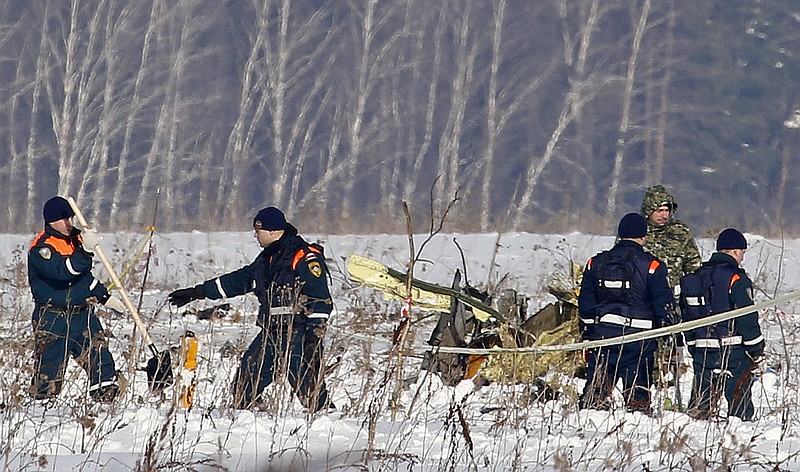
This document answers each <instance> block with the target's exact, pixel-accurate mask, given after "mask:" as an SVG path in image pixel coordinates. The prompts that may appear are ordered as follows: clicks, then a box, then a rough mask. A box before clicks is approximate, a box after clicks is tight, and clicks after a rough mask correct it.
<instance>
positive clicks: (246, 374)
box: [233, 321, 329, 412]
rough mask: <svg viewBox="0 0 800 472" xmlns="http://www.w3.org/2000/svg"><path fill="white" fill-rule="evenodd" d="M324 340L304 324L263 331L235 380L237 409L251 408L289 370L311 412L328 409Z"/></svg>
mask: <svg viewBox="0 0 800 472" xmlns="http://www.w3.org/2000/svg"><path fill="white" fill-rule="evenodd" d="M322 348H323V346H322V339H321V338H319V337H317V334H316V333H315V332H314V329H313V327H312V326H309V325H306V324H305V323H304V322H303V321H299V322H298V321H295V322H294V324H293V325H290V324H289V323H271V324H270V326H269V327H267V328H262V330H261V332H259V333H258V335H257V336H256V337H255V339H253V342H251V343H250V346H249V347H248V348H247V351H245V353H244V355H243V356H242V361H241V363H240V365H239V370H238V371H237V372H236V377H235V378H234V384H233V385H234V407H235V408H240V409H246V408H250V407H251V406H252V405H253V403H254V402H256V401H257V400H258V397H259V395H260V394H261V392H262V391H263V390H264V388H266V387H267V386H268V385H270V384H271V383H272V382H273V381H274V380H275V376H276V375H279V374H280V372H281V371H282V370H283V369H285V372H286V374H287V377H288V380H289V384H290V385H291V386H292V390H293V391H294V393H295V394H296V395H297V398H298V399H299V400H300V402H301V403H302V404H303V406H305V407H306V408H307V409H308V410H309V411H312V412H314V411H318V410H320V409H322V408H325V407H326V406H327V405H328V402H329V400H328V390H327V388H326V387H325V380H324V378H323V372H322V354H323V350H322Z"/></svg>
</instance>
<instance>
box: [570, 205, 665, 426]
mask: <svg viewBox="0 0 800 472" xmlns="http://www.w3.org/2000/svg"><path fill="white" fill-rule="evenodd" d="M617 235H618V236H619V242H617V244H615V245H614V247H613V248H611V249H610V250H608V251H605V252H601V253H600V254H597V255H596V256H594V257H592V258H591V259H589V262H587V264H586V268H585V269H584V272H583V280H582V281H581V292H580V295H579V296H578V311H579V316H580V320H579V325H580V330H581V336H582V338H583V339H584V340H598V339H606V338H613V337H617V336H622V335H624V334H632V333H637V332H640V331H645V330H648V329H653V328H658V327H661V326H665V325H666V324H668V322H669V321H668V320H669V319H670V317H669V316H668V313H669V312H670V311H671V310H674V308H673V298H672V291H671V290H670V288H669V285H668V284H667V268H666V266H665V265H664V264H663V263H661V262H660V261H659V260H658V259H657V258H655V257H654V256H653V255H651V254H650V253H648V252H645V251H644V249H643V248H642V246H643V245H644V243H645V238H646V236H647V221H646V220H645V219H644V217H643V216H641V215H639V214H637V213H628V214H627V215H625V216H624V217H623V218H622V220H620V223H619V227H618V230H617ZM656 346H657V344H656V341H655V340H654V339H647V340H644V341H635V342H628V343H625V344H618V345H613V346H607V347H600V348H595V349H591V350H589V353H588V354H589V368H588V371H587V380H586V386H585V388H584V391H583V394H582V395H581V396H580V399H579V407H580V408H593V409H610V408H611V393H612V391H613V389H614V386H615V385H616V383H617V380H620V379H621V380H622V384H623V392H622V393H623V398H624V399H625V406H626V408H627V409H628V411H641V412H644V413H648V414H649V413H651V412H652V408H651V404H650V385H651V384H652V380H653V368H654V365H655V351H656Z"/></svg>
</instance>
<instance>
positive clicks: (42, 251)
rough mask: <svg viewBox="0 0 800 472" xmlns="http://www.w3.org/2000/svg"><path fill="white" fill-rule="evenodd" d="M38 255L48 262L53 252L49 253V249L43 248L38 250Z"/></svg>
mask: <svg viewBox="0 0 800 472" xmlns="http://www.w3.org/2000/svg"><path fill="white" fill-rule="evenodd" d="M39 255H40V256H42V259H44V260H46V261H49V260H50V258H51V257H53V252H52V251H50V248H49V247H43V248H39Z"/></svg>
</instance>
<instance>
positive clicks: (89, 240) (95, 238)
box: [81, 228, 103, 252]
mask: <svg viewBox="0 0 800 472" xmlns="http://www.w3.org/2000/svg"><path fill="white" fill-rule="evenodd" d="M81 238H82V239H83V249H84V250H85V251H88V252H94V248H95V246H97V245H98V244H100V241H102V240H103V237H102V236H100V235H99V234H97V231H95V230H93V229H92V228H86V229H84V230H83V231H81Z"/></svg>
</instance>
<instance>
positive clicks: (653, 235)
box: [642, 185, 702, 288]
mask: <svg viewBox="0 0 800 472" xmlns="http://www.w3.org/2000/svg"><path fill="white" fill-rule="evenodd" d="M677 209H678V202H677V201H675V197H673V196H672V195H670V194H669V193H668V192H667V189H665V188H664V186H663V185H654V186H652V187H649V188H648V189H647V192H645V194H644V199H643V200H642V216H644V217H645V219H646V220H647V241H646V242H645V245H644V250H645V251H647V252H649V253H650V254H652V255H654V256H656V257H657V258H658V259H659V260H660V261H661V262H663V263H664V264H666V265H667V281H668V282H669V286H670V287H672V288H674V287H676V286H677V285H678V282H679V281H680V279H681V277H683V276H684V275H686V274H690V273H692V272H694V271H695V270H697V269H698V268H699V267H700V263H701V262H702V259H701V258H700V251H698V249H697V243H696V242H695V240H694V237H692V232H691V231H689V227H688V226H686V224H685V223H684V222H683V221H681V220H678V219H676V218H673V216H674V215H675V211H676V210H677Z"/></svg>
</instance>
